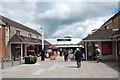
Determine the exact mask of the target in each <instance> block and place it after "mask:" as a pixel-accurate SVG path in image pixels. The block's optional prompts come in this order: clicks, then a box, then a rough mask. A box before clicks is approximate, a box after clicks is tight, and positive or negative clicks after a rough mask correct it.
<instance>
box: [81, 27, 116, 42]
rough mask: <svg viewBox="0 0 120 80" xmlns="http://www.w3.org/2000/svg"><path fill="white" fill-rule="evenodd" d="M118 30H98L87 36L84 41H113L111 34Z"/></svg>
mask: <svg viewBox="0 0 120 80" xmlns="http://www.w3.org/2000/svg"><path fill="white" fill-rule="evenodd" d="M115 32H116V31H113V30H108V29H105V30H97V31H96V32H94V33H93V34H91V35H89V36H87V37H86V38H84V39H83V41H112V39H111V37H110V36H111V35H113V34H114V33H115Z"/></svg>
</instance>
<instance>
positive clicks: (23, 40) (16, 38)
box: [9, 34, 50, 45]
mask: <svg viewBox="0 0 120 80" xmlns="http://www.w3.org/2000/svg"><path fill="white" fill-rule="evenodd" d="M9 43H11V44H17V43H19V44H37V45H42V40H40V39H36V38H31V37H26V36H22V35H17V34H15V35H14V36H13V37H12V38H11V39H10V41H9ZM44 43H45V45H50V43H48V42H47V41H44Z"/></svg>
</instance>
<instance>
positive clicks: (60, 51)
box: [60, 49, 62, 57]
mask: <svg viewBox="0 0 120 80" xmlns="http://www.w3.org/2000/svg"><path fill="white" fill-rule="evenodd" d="M60 57H62V49H60Z"/></svg>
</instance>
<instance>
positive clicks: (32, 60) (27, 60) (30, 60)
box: [25, 56, 37, 64]
mask: <svg viewBox="0 0 120 80" xmlns="http://www.w3.org/2000/svg"><path fill="white" fill-rule="evenodd" d="M36 62H37V57H36V56H26V57H25V64H34V63H36Z"/></svg>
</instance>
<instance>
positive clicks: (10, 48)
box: [0, 16, 50, 60]
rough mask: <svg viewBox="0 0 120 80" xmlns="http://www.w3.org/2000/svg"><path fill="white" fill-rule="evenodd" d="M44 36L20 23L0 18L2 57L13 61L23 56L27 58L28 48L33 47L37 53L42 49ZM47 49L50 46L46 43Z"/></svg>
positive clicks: (0, 55)
mask: <svg viewBox="0 0 120 80" xmlns="http://www.w3.org/2000/svg"><path fill="white" fill-rule="evenodd" d="M41 39H42V36H41V34H40V33H39V32H37V31H36V30H33V29H31V28H28V27H27V26H24V25H22V24H20V23H17V22H15V21H13V20H10V19H8V18H6V17H3V16H0V51H1V52H0V57H1V58H3V59H4V60H11V59H12V58H13V57H15V58H18V57H17V56H18V55H19V54H21V57H24V56H27V52H28V48H29V47H30V46H31V45H32V46H33V47H34V51H35V53H36V54H37V53H39V52H40V50H41V48H42V40H41ZM44 43H45V47H48V46H49V45H50V43H49V42H47V41H44Z"/></svg>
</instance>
